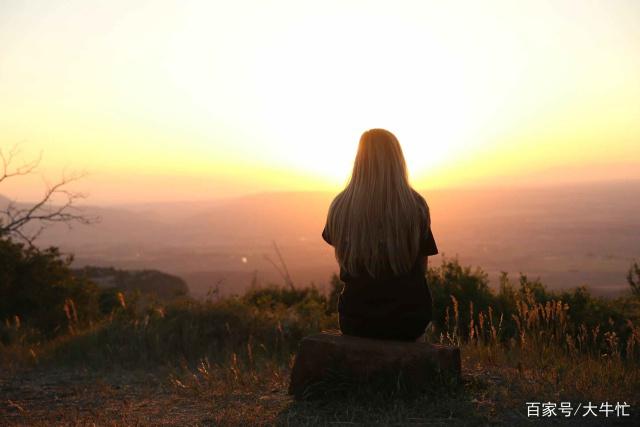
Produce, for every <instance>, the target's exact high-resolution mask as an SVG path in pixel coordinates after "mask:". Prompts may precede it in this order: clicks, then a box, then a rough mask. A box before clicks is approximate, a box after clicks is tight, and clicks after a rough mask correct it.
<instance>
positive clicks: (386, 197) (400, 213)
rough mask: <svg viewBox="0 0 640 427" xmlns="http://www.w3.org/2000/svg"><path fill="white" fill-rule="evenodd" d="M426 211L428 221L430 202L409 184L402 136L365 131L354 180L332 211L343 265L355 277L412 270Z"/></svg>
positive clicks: (330, 224)
mask: <svg viewBox="0 0 640 427" xmlns="http://www.w3.org/2000/svg"><path fill="white" fill-rule="evenodd" d="M425 209H426V212H425ZM425 215H426V218H427V221H428V220H429V211H428V207H427V204H426V202H425V201H424V199H423V198H422V196H420V195H419V194H418V193H417V192H416V191H415V190H414V189H413V188H411V185H410V184H409V179H408V174H407V166H406V163H405V160H404V155H403V154H402V148H401V147H400V143H399V142H398V139H397V138H396V137H395V135H393V134H392V133H391V132H389V131H387V130H385V129H370V130H368V131H365V132H364V133H363V134H362V136H361V137H360V143H359V145H358V153H357V154H356V158H355V161H354V164H353V173H352V175H351V179H350V180H349V183H348V184H347V186H346V188H345V189H344V190H343V191H342V192H341V193H340V194H338V195H337V196H336V198H335V199H334V200H333V202H332V203H331V206H330V208H329V213H328V215H327V232H328V235H329V236H330V238H331V243H332V245H333V246H334V247H335V255H336V259H337V260H338V263H339V264H340V266H341V267H342V268H344V269H345V270H346V271H348V272H349V273H351V274H353V275H358V272H362V271H363V270H364V271H366V272H367V273H368V274H369V275H370V276H372V277H380V276H382V275H384V274H385V273H388V272H392V273H393V274H395V275H398V274H402V273H406V272H407V271H409V270H410V269H411V267H412V266H413V264H414V262H415V261H416V257H417V255H418V251H419V245H420V240H419V238H420V231H421V225H422V222H421V218H424V217H425Z"/></svg>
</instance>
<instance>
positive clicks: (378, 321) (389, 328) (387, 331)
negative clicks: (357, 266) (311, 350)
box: [322, 217, 438, 340]
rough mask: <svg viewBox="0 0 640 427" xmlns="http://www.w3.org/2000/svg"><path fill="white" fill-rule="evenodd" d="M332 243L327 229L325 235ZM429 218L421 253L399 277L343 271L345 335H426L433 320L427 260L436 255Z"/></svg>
mask: <svg viewBox="0 0 640 427" xmlns="http://www.w3.org/2000/svg"><path fill="white" fill-rule="evenodd" d="M322 237H323V238H324V240H325V241H326V242H327V243H329V244H332V243H331V239H330V236H329V235H328V232H327V227H326V226H325V229H324V230H323V232H322ZM437 253H438V248H437V246H436V242H435V239H434V237H433V233H432V232H431V226H430V221H429V218H428V217H427V218H423V227H422V233H421V236H420V251H419V253H418V255H417V257H416V261H415V263H414V265H413V268H412V269H411V270H410V271H409V272H407V273H405V274H403V275H398V276H393V275H388V276H387V277H382V278H375V279H374V278H372V277H371V276H370V275H368V274H366V273H364V274H359V275H358V276H354V275H351V274H349V272H347V271H345V270H344V269H343V268H341V269H340V280H341V281H342V282H344V284H345V286H344V289H343V290H342V294H341V295H340V298H339V299H338V313H339V319H340V329H341V330H342V332H343V333H344V334H347V335H357V336H365V337H370V338H380V339H398V340H415V339H416V338H418V337H419V336H420V335H422V334H423V333H424V330H425V328H426V327H427V325H428V324H429V322H430V321H431V317H432V299H431V291H430V289H429V286H428V284H427V280H426V277H425V257H426V256H429V255H436V254H437Z"/></svg>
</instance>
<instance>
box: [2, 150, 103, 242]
mask: <svg viewBox="0 0 640 427" xmlns="http://www.w3.org/2000/svg"><path fill="white" fill-rule="evenodd" d="M18 154H19V147H18V145H14V146H13V147H11V148H10V149H9V151H8V152H6V153H5V152H4V151H3V150H2V149H1V148H0V160H1V161H2V169H1V170H0V184H2V183H3V182H4V181H6V180H8V179H10V178H16V177H20V176H25V175H29V174H31V173H34V172H35V171H36V169H37V167H38V166H39V165H40V161H41V160H42V153H40V155H39V156H38V157H37V158H36V159H34V160H32V161H29V162H23V163H22V164H21V165H20V166H14V165H13V163H14V162H15V160H16V158H17V155H18ZM84 176H85V174H84V173H79V174H78V173H76V174H71V175H64V174H63V176H62V178H61V179H60V180H59V181H58V182H57V183H55V184H53V185H47V188H46V190H45V192H44V194H43V195H42V197H41V198H40V200H39V201H37V202H36V203H34V204H32V205H30V206H24V205H18V204H16V203H15V202H14V201H9V202H8V204H7V205H6V207H1V209H0V238H2V237H5V236H8V237H13V238H17V239H19V240H22V241H24V242H26V243H27V244H28V245H29V246H33V242H34V240H36V239H37V238H38V236H39V235H40V234H41V233H42V231H43V230H44V229H45V228H46V227H47V226H48V225H50V224H53V223H60V222H61V223H65V224H67V226H68V227H69V228H71V223H73V222H79V223H82V224H92V223H95V222H97V221H99V219H100V218H99V217H95V216H89V215H86V214H83V213H82V212H81V209H80V208H79V207H78V206H77V205H76V203H77V201H78V200H80V199H84V198H86V195H85V194H83V193H80V192H74V191H70V190H69V189H68V186H69V184H70V183H72V182H74V181H77V180H79V179H80V178H82V177H84ZM58 197H62V199H63V201H62V203H59V204H56V205H54V204H53V202H54V201H55V199H56V198H58ZM27 224H37V225H38V226H37V227H36V229H35V231H29V230H27V227H26V226H27Z"/></svg>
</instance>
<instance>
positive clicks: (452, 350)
mask: <svg viewBox="0 0 640 427" xmlns="http://www.w3.org/2000/svg"><path fill="white" fill-rule="evenodd" d="M336 369H339V370H340V372H343V373H344V372H346V373H347V374H348V376H349V377H350V378H351V379H352V380H355V381H356V382H360V383H361V382H367V381H370V380H372V379H374V380H375V379H376V378H377V377H378V378H380V377H383V376H385V375H387V376H388V375H391V376H392V377H396V378H397V377H398V375H401V376H402V378H403V380H404V381H405V383H406V384H407V385H408V386H410V387H412V388H416V387H417V388H428V387H429V385H430V384H432V383H433V382H434V380H435V376H437V375H438V374H440V373H446V374H449V375H450V376H452V377H455V378H459V377H460V372H461V363H460V349H459V348H458V347H451V346H445V345H439V344H429V343H425V342H407V341H388V340H377V339H369V338H361V337H354V336H350V335H342V334H341V333H340V332H339V331H323V332H322V333H319V334H315V335H309V336H307V337H305V338H303V339H302V341H301V342H300V345H299V349H298V354H297V356H296V358H295V362H294V365H293V369H292V370H291V382H290V384H289V394H292V395H294V397H295V398H296V399H300V398H303V397H304V396H305V392H306V390H307V389H308V387H309V386H312V385H314V384H318V383H321V382H322V381H323V380H326V378H327V377H330V376H331V372H332V371H333V372H335V370H336Z"/></svg>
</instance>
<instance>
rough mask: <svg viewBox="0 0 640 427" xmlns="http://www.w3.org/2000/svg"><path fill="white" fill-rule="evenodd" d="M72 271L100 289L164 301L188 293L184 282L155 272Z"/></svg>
mask: <svg viewBox="0 0 640 427" xmlns="http://www.w3.org/2000/svg"><path fill="white" fill-rule="evenodd" d="M73 271H74V273H75V274H76V275H78V276H82V277H86V278H88V279H89V280H91V281H92V282H94V283H95V284H97V285H98V286H99V287H101V288H116V289H118V290H121V291H140V292H141V293H143V294H147V295H150V296H156V297H158V298H160V299H165V300H166V299H171V298H173V297H176V296H181V295H187V294H188V293H189V287H188V286H187V284H186V283H185V282H184V280H182V279H181V278H179V277H177V276H173V275H171V274H166V273H163V272H161V271H157V270H141V271H126V270H118V269H115V268H113V267H95V266H86V267H83V268H79V269H74V270H73Z"/></svg>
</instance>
